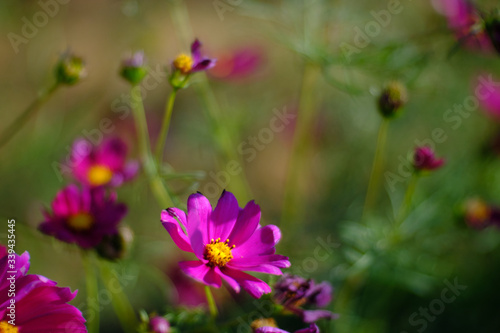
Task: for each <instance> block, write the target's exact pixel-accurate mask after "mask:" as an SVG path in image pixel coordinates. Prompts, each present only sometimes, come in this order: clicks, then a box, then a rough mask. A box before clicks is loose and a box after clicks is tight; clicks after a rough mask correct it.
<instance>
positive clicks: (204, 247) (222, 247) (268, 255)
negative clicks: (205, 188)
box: [161, 191, 290, 298]
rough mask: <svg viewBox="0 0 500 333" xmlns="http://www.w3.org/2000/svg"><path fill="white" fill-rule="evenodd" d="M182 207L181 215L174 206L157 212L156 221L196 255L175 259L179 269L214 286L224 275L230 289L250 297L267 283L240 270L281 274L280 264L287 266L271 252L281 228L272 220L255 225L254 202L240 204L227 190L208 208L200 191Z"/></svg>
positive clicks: (257, 214) (284, 259)
mask: <svg viewBox="0 0 500 333" xmlns="http://www.w3.org/2000/svg"><path fill="white" fill-rule="evenodd" d="M187 206H188V210H187V215H186V214H185V213H184V212H183V211H182V210H179V209H177V208H168V209H166V210H164V211H162V214H161V221H162V224H163V226H164V227H165V229H166V230H167V231H168V232H169V234H170V236H171V237H172V239H173V241H174V242H175V244H176V245H177V246H178V247H179V248H180V249H181V250H183V251H186V252H192V253H194V254H195V255H196V257H197V258H198V260H195V261H183V262H180V263H179V266H180V268H181V269H182V270H183V271H184V273H186V274H187V275H189V276H190V277H192V278H193V279H195V280H197V281H199V282H201V283H204V284H205V285H207V286H212V287H216V288H220V287H221V285H222V279H224V280H225V281H226V282H227V283H228V284H229V285H230V286H231V287H232V288H233V289H234V290H235V291H236V292H239V291H240V289H241V288H243V289H244V290H246V291H247V292H248V293H249V294H250V295H252V296H253V297H255V298H260V297H261V296H262V295H263V294H267V293H270V292H271V287H269V285H268V284H267V283H265V282H264V281H262V280H259V279H257V278H255V277H253V276H252V275H249V274H247V273H244V271H252V272H261V273H268V274H275V275H281V274H282V272H281V268H287V267H290V261H288V257H285V256H282V255H278V254H275V251H276V249H275V246H276V244H277V243H278V242H279V240H280V238H281V233H280V230H279V229H278V227H276V226H274V225H267V226H264V227H262V226H260V225H259V221H260V207H259V206H258V205H256V204H255V203H254V202H253V201H250V202H249V203H248V204H247V205H246V206H245V208H243V209H241V208H240V207H239V206H238V201H237V200H236V198H235V197H234V195H233V194H232V193H230V192H227V191H224V192H223V193H222V195H221V197H220V199H219V202H218V203H217V206H216V207H215V209H214V210H212V206H211V205H210V202H209V201H208V199H207V198H206V197H204V196H203V195H202V194H200V193H196V194H192V195H191V196H190V197H189V199H188V205H187ZM182 228H184V229H185V230H186V231H187V233H185V232H184V231H183V229H182Z"/></svg>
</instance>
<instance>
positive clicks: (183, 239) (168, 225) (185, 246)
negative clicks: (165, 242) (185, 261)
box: [161, 210, 193, 253]
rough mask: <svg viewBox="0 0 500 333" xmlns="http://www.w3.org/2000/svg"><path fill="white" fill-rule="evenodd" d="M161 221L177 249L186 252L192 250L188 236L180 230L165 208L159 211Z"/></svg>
mask: <svg viewBox="0 0 500 333" xmlns="http://www.w3.org/2000/svg"><path fill="white" fill-rule="evenodd" d="M161 223H162V225H163V227H164V228H165V229H166V230H167V231H168V233H169V234H170V237H172V240H173V241H174V243H175V245H177V247H179V249H181V250H182V251H186V252H191V253H192V252H193V249H192V248H191V244H190V243H189V238H188V237H187V235H186V234H185V233H184V231H182V229H181V227H180V226H179V223H178V222H177V220H175V218H174V217H173V216H172V215H171V214H170V213H169V212H168V211H167V210H164V211H162V213H161Z"/></svg>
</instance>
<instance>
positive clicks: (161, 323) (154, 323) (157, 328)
mask: <svg viewBox="0 0 500 333" xmlns="http://www.w3.org/2000/svg"><path fill="white" fill-rule="evenodd" d="M149 331H150V332H151V333H168V332H170V323H169V322H168V320H166V319H165V318H163V317H160V316H154V317H152V318H151V319H150V320H149Z"/></svg>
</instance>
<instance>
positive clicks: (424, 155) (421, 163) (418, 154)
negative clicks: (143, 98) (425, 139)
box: [413, 146, 444, 171]
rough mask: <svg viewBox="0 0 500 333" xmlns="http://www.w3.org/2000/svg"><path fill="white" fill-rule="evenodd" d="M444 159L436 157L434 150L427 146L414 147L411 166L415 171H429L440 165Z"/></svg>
mask: <svg viewBox="0 0 500 333" xmlns="http://www.w3.org/2000/svg"><path fill="white" fill-rule="evenodd" d="M443 164H444V159H442V158H436V155H435V154H434V151H433V150H432V149H431V148H430V147H427V146H422V147H416V148H415V155H414V160H413V166H414V167H415V170H417V171H424V170H427V171H431V170H436V169H439V168H440V167H442V166H443Z"/></svg>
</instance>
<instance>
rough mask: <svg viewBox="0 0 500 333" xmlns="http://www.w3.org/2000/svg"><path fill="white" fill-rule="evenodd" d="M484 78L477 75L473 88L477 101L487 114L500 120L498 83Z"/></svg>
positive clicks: (499, 89)
mask: <svg viewBox="0 0 500 333" xmlns="http://www.w3.org/2000/svg"><path fill="white" fill-rule="evenodd" d="M484 78H485V76H484V75H481V76H479V77H478V79H477V84H476V88H475V92H476V94H477V95H478V99H479V103H480V104H481V107H482V109H484V111H486V114H487V115H488V116H491V117H492V118H493V119H495V120H496V121H500V84H498V83H496V82H498V81H493V80H491V79H484Z"/></svg>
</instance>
